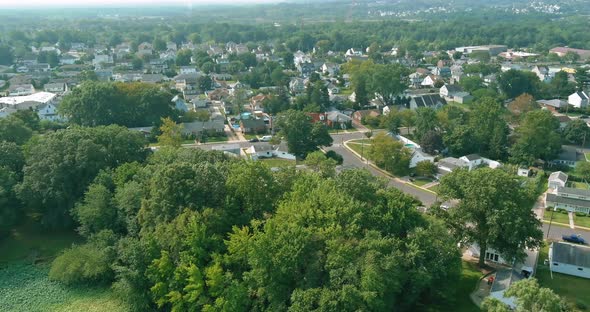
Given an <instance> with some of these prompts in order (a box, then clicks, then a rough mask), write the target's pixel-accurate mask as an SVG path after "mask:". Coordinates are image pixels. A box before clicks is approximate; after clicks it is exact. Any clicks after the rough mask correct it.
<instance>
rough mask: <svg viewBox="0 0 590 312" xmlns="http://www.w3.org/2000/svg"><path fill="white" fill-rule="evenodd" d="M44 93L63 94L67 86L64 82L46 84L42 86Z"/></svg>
mask: <svg viewBox="0 0 590 312" xmlns="http://www.w3.org/2000/svg"><path fill="white" fill-rule="evenodd" d="M43 90H44V91H45V92H52V93H57V94H64V93H65V92H67V91H68V84H67V83H65V82H57V83H47V84H45V85H44V86H43Z"/></svg>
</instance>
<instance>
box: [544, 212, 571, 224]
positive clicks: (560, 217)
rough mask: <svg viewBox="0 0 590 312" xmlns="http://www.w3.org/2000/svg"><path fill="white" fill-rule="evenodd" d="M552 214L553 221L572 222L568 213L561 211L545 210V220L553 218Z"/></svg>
mask: <svg viewBox="0 0 590 312" xmlns="http://www.w3.org/2000/svg"><path fill="white" fill-rule="evenodd" d="M551 215H553V222H557V223H564V224H569V223H570V220H569V217H568V216H567V213H561V212H559V211H547V210H545V214H544V215H543V220H547V221H549V220H551Z"/></svg>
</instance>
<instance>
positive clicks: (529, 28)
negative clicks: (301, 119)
mask: <svg viewBox="0 0 590 312" xmlns="http://www.w3.org/2000/svg"><path fill="white" fill-rule="evenodd" d="M444 16H445V18H437V17H432V18H428V19H424V20H418V21H411V22H410V21H403V20H387V21H373V22H358V21H355V22H351V23H339V22H333V23H328V22H323V23H313V24H309V25H300V24H299V23H285V24H283V25H281V26H280V27H274V26H273V25H272V24H270V23H268V24H259V25H255V24H251V23H242V22H233V23H216V22H211V23H194V22H185V21H183V19H178V18H175V19H167V20H166V24H165V25H162V24H158V23H153V22H152V21H151V20H127V21H123V20H118V21H116V22H114V21H109V20H100V23H99V22H98V21H99V20H78V21H77V20H64V21H61V20H60V22H59V24H55V23H53V22H51V21H45V22H46V25H45V26H44V28H43V29H42V30H38V27H37V26H38V25H37V23H38V22H37V21H29V23H31V24H30V25H28V26H27V27H24V25H22V24H18V26H19V27H18V29H17V28H13V29H11V28H10V27H9V26H6V28H7V29H6V30H5V31H4V36H3V40H2V41H3V43H4V44H5V45H7V46H9V47H11V48H14V49H13V50H12V51H6V50H5V49H4V48H2V49H0V52H2V53H0V64H6V63H8V62H7V61H8V60H12V59H14V57H22V56H23V55H25V54H26V53H27V51H28V50H29V47H30V46H31V45H36V46H39V45H41V44H55V43H57V42H59V44H60V47H61V48H63V49H68V48H69V46H70V45H71V44H72V43H74V42H83V43H86V44H88V45H89V46H94V45H96V44H107V45H109V46H115V45H117V44H119V43H121V42H124V41H128V42H131V43H132V45H133V48H135V47H136V46H137V45H138V44H139V43H142V42H150V43H152V42H154V43H157V42H159V41H172V42H176V43H177V44H180V43H182V42H187V41H189V40H190V41H192V42H193V43H201V42H218V43H226V42H230V41H232V42H236V43H269V44H273V45H274V46H275V47H278V46H281V45H283V44H284V45H285V47H286V48H287V49H289V50H290V51H291V52H295V51H297V50H303V51H311V50H312V49H313V48H316V49H320V50H322V51H324V52H327V51H328V50H332V51H341V52H343V51H346V50H347V49H349V48H357V49H358V48H367V47H369V46H370V45H371V44H372V43H377V44H378V45H379V46H380V47H381V48H382V49H383V50H388V49H391V47H393V46H397V47H399V48H400V51H401V52H402V55H403V52H405V51H407V52H409V54H410V55H417V54H418V53H421V52H422V51H424V50H431V51H438V50H443V49H445V50H446V49H453V48H455V47H458V46H464V45H474V44H505V45H507V46H509V47H512V48H523V47H528V48H532V49H533V50H535V51H538V52H546V51H547V50H548V49H550V48H553V47H555V46H570V47H576V48H581V49H590V44H589V42H590V34H588V33H587V32H586V31H585V29H587V28H588V27H589V26H590V25H589V21H588V20H587V19H584V18H581V17H570V18H567V19H552V18H550V16H547V15H543V14H533V15H530V16H519V18H514V15H512V14H505V13H501V12H497V11H485V12H473V13H469V14H465V13H457V14H450V15H444ZM78 24H82V25H84V27H83V28H82V29H80V28H79V27H78Z"/></svg>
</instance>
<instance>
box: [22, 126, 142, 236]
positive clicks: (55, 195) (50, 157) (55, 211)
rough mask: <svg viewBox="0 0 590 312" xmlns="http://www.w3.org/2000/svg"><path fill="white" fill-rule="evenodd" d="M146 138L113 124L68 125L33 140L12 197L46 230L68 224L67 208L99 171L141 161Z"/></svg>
mask: <svg viewBox="0 0 590 312" xmlns="http://www.w3.org/2000/svg"><path fill="white" fill-rule="evenodd" d="M145 145H146V141H145V139H144V138H143V136H142V135H141V134H139V133H136V132H132V131H130V130H128V129H126V128H123V127H119V126H108V127H96V128H80V127H72V128H69V129H65V130H59V131H56V132H53V133H48V134H45V135H43V136H40V137H39V138H38V139H36V140H34V141H33V142H32V143H31V144H30V145H29V146H28V147H27V153H26V165H25V167H24V169H23V173H24V176H23V181H22V183H21V184H20V185H19V186H18V187H17V189H16V191H17V195H18V197H19V199H20V200H22V201H23V203H25V204H26V206H27V208H29V210H30V211H32V212H35V213H40V215H41V222H42V224H43V225H44V226H46V227H50V228H60V227H67V226H70V225H71V218H70V215H69V212H70V210H71V209H72V208H73V207H74V203H75V202H76V201H77V200H78V199H79V198H80V197H82V195H83V194H84V191H85V190H86V188H87V187H88V185H89V184H90V183H91V182H92V181H93V179H94V177H95V176H96V175H97V174H98V172H99V171H100V170H101V169H105V168H108V167H111V168H114V167H117V166H119V165H120V164H123V163H126V162H133V161H142V160H143V159H144V158H145V156H146V150H145Z"/></svg>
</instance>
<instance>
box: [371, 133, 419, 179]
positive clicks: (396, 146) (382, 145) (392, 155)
mask: <svg viewBox="0 0 590 312" xmlns="http://www.w3.org/2000/svg"><path fill="white" fill-rule="evenodd" d="M368 154H369V158H370V159H372V160H373V161H374V162H375V164H376V165H377V166H379V167H381V168H383V169H385V170H387V171H389V172H391V173H393V174H395V175H400V176H403V175H406V174H407V173H408V171H409V167H410V159H411V152H410V150H408V149H407V148H405V147H404V145H403V144H402V143H401V142H399V141H396V140H394V139H393V138H392V137H391V136H389V135H387V134H385V133H383V132H379V133H378V134H377V135H376V136H375V137H374V138H373V139H372V140H371V146H370V148H369V153H368Z"/></svg>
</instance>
